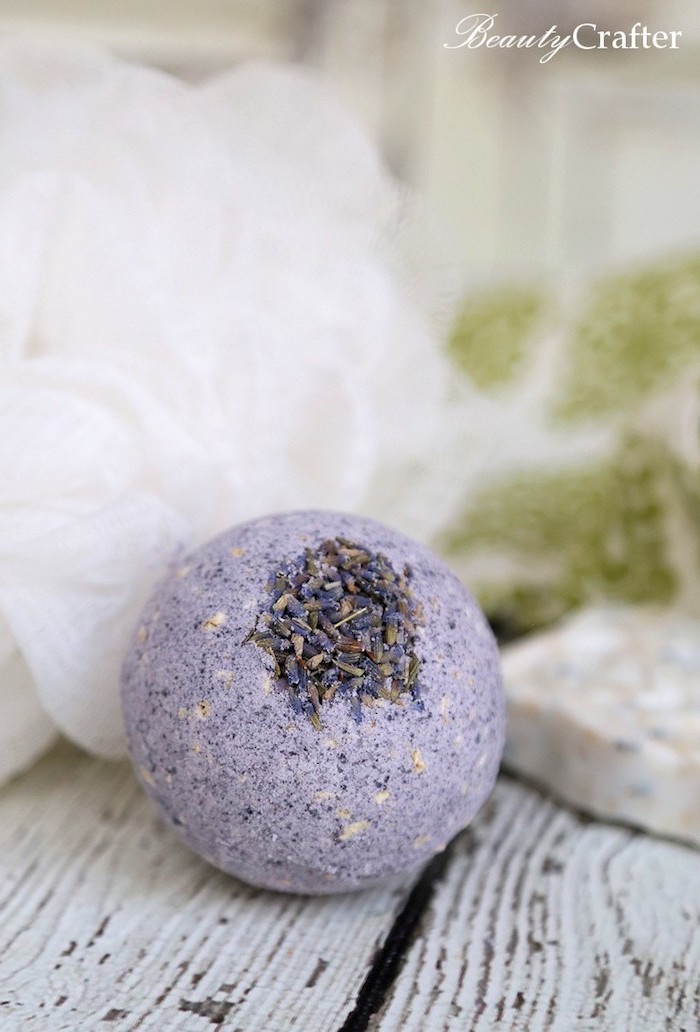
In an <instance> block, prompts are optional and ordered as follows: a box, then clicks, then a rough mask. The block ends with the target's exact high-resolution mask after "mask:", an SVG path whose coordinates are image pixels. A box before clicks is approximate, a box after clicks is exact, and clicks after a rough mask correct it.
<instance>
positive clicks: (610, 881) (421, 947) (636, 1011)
mask: <svg viewBox="0 0 700 1032" xmlns="http://www.w3.org/2000/svg"><path fill="white" fill-rule="evenodd" d="M378 1027H379V1028H381V1029H382V1030H389V1029H392V1030H393V1029H402V1030H404V1032H411V1030H412V1032H424V1030H425V1029H430V1030H431V1032H440V1030H442V1029H445V1030H454V1032H458V1030H463V1029H469V1030H470V1032H491V1030H494V1029H503V1030H504V1032H518V1030H523V1032H538V1030H540V1029H548V1030H549V1029H551V1030H552V1032H578V1030H589V1029H590V1030H593V1029H595V1030H596V1032H626V1030H629V1032H663V1030H667V1032H682V1030H685V1032H694V1030H695V1029H697V1028H700V853H698V852H696V851H694V850H692V849H689V848H686V847H684V846H680V845H675V844H672V843H670V842H665V841H662V840H660V839H652V838H647V837H645V836H644V835H641V834H638V833H635V832H632V831H627V830H625V829H622V828H616V827H613V826H611V825H605V824H598V823H593V822H589V821H587V820H586V819H585V818H579V817H577V816H576V815H575V814H573V813H571V812H569V811H566V810H564V809H562V808H560V807H559V806H557V805H555V804H554V803H552V802H549V801H547V800H546V799H544V798H543V797H542V796H541V795H540V794H539V793H538V792H536V791H534V790H532V789H530V788H526V787H524V786H522V785H519V784H517V783H516V782H514V781H509V780H506V779H502V780H501V782H500V783H499V785H498V786H497V788H496V791H495V793H494V795H493V797H492V799H491V800H490V802H489V804H488V805H487V809H486V810H485V811H484V812H482V815H481V817H480V819H479V820H478V821H477V823H476V825H475V826H474V828H473V830H472V832H471V833H469V834H467V835H464V836H462V838H461V839H460V841H459V844H458V849H457V852H456V855H455V857H454V858H453V860H452V862H451V864H450V866H449V868H448V870H447V875H446V878H445V880H444V882H443V884H442V885H441V887H440V888H439V890H438V891H437V892H436V895H435V897H434V899H433V902H432V905H431V907H430V908H429V911H428V912H427V914H426V915H425V917H424V921H423V928H422V930H421V934H420V935H419V936H418V937H417V939H416V940H415V942H414V944H413V947H412V949H411V951H410V953H409V955H408V958H407V961H406V964H405V966H404V968H403V971H402V973H401V976H400V978H399V979H398V981H397V983H396V989H395V991H394V992H393V994H392V997H391V1000H390V1001H389V1002H388V1003H387V1005H386V1006H385V1008H384V1010H383V1012H382V1015H381V1020H380V1022H379V1024H378Z"/></svg>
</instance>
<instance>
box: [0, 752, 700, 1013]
mask: <svg viewBox="0 0 700 1032" xmlns="http://www.w3.org/2000/svg"><path fill="white" fill-rule="evenodd" d="M406 891H407V889H406V888H405V887H404V888H403V889H399V888H396V889H393V890H374V891H370V892H367V893H363V894H358V895H353V896H346V897H339V898H335V899H333V898H331V899H319V900H312V899H301V898H295V897H285V896H281V895H275V894H272V893H264V892H256V891H255V890H253V889H248V888H246V887H245V886H242V885H241V884H239V883H238V882H235V881H234V880H233V879H229V878H226V877H225V876H223V875H220V874H218V873H217V872H215V871H213V870H212V869H210V868H209V867H207V866H206V865H205V864H204V863H203V862H200V861H199V860H198V859H197V858H196V857H194V856H193V855H192V854H191V853H189V852H188V851H187V850H186V849H185V848H184V847H183V846H181V845H180V844H179V842H178V841H177V840H176V839H175V838H174V837H173V836H172V835H171V834H170V833H169V832H168V831H167V830H165V829H164V828H163V827H162V826H161V825H160V824H159V823H158V821H157V820H156V818H155V817H154V816H153V815H152V813H151V810H150V808H149V806H148V804H147V803H146V800H145V799H144V798H143V796H142V794H141V792H140V790H139V789H138V787H137V785H136V783H135V781H134V779H133V777H132V775H131V773H130V771H129V768H128V767H127V766H126V765H123V764H108V763H104V762H101V761H97V760H92V759H89V758H87V757H85V756H83V755H81V754H79V753H78V752H76V751H75V750H73V749H70V748H68V747H66V746H61V747H60V748H59V749H57V750H55V751H54V752H53V753H52V754H51V755H50V756H49V757H47V758H46V759H45V760H44V761H43V762H42V763H40V764H39V765H38V766H37V767H36V768H35V769H34V770H32V771H30V772H29V773H28V774H26V775H24V776H23V777H21V778H19V779H18V780H17V781H15V782H14V783H12V784H10V785H8V786H7V787H6V788H5V789H4V790H3V791H2V792H0V1028H1V1029H2V1030H3V1032H15V1030H20V1029H21V1030H24V1029H25V1028H37V1029H41V1030H42V1032H43V1030H44V1029H47V1030H50V1032H53V1030H54V1029H56V1030H66V1032H82V1030H88V1029H89V1030H91V1032H93V1030H95V1029H100V1028H104V1029H105V1030H112V1029H113V1030H117V1032H127V1030H131V1029H145V1030H148V1029H150V1030H154V1032H155V1030H158V1032H162V1030H168V1032H170V1030H171V1029H172V1030H179V1029H185V1030H187V1032H197V1029H200V1028H201V1029H203V1030H206V1029H207V1028H212V1027H222V1028H224V1029H228V1030H231V1032H233V1030H236V1029H240V1030H245V1032H258V1030H260V1032H278V1030H279V1032H287V1030H295V1029H300V1030H304V1032H326V1030H328V1032H332V1030H335V1029H338V1028H339V1027H340V1026H341V1024H342V1022H343V1020H344V1019H345V1017H346V1016H347V1014H348V1013H349V1012H350V1011H351V1010H352V1007H353V1004H354V1000H355V998H356V995H357V992H358V990H359V987H360V985H361V984H362V981H363V979H364V977H365V975H366V973H367V971H368V969H369V965H370V963H371V962H372V959H373V957H374V954H375V951H376V949H377V947H378V946H379V944H380V943H381V942H382V941H383V939H384V937H385V936H386V933H387V931H388V930H389V928H390V927H391V925H392V922H393V920H394V918H395V916H396V913H397V911H398V910H399V909H400V907H401V905H402V903H403V900H404V899H405V896H406ZM699 986H700V853H698V852H695V851H693V850H691V849H687V848H685V847H683V846H679V845H675V844H672V843H669V842H664V841H662V840H655V839H651V838H646V837H645V836H643V835H639V834H635V833H633V832H631V831H627V830H624V829H621V828H616V827H612V826H610V825H604V824H597V823H593V822H589V821H587V820H585V819H583V818H580V817H577V816H576V815H575V814H573V813H571V812H569V811H567V810H564V809H562V808H560V807H558V806H557V805H555V804H554V803H552V802H549V801H547V800H546V799H544V798H543V797H542V796H541V795H540V794H539V793H538V792H536V791H535V790H533V789H530V788H527V787H524V786H522V785H520V784H518V783H516V782H514V781H511V780H510V779H507V778H504V779H502V780H501V781H500V783H499V785H498V786H497V789H496V791H495V793H494V795H493V797H492V799H491V801H490V802H489V803H488V804H487V807H486V808H485V810H484V811H483V812H482V815H480V817H479V818H478V819H477V821H476V822H475V824H474V826H473V828H472V829H471V830H470V831H468V832H467V833H466V834H465V835H463V836H462V837H461V838H460V840H459V841H458V843H457V845H456V847H455V852H454V855H453V856H452V857H451V859H450V862H449V865H448V867H447V870H446V873H445V875H444V877H443V879H442V881H441V882H440V883H439V884H438V887H437V890H436V893H435V896H434V898H433V901H432V903H431V905H430V907H429V908H428V910H427V912H426V914H425V915H424V918H423V920H422V922H421V925H420V927H419V931H418V935H417V937H416V939H415V941H414V943H413V945H412V947H411V948H410V950H409V951H408V954H407V958H406V961H405V964H404V965H403V967H402V969H401V971H400V973H399V976H398V978H397V980H396V982H395V984H394V986H393V988H392V989H391V991H390V993H389V997H388V999H387V1001H386V1002H385V1005H384V1007H383V1009H382V1011H381V1012H380V1014H379V1015H378V1016H377V1017H376V1018H375V1019H374V1020H373V1022H372V1026H371V1027H373V1028H376V1029H380V1030H382V1032H393V1030H398V1029H402V1030H403V1029H406V1030H409V1032H410V1030H414V1032H424V1030H430V1032H433V1030H435V1032H440V1030H443V1029H446V1030H448V1032H464V1030H466V1029H469V1030H472V1029H475V1030H477V1032H478V1030H486V1032H490V1030H491V1029H501V1028H502V1029H503V1030H504V1032H510V1030H513V1032H518V1030H527V1032H537V1030H538V1029H553V1030H555V1032H577V1030H588V1029H591V1030H593V1029H595V1030H598V1029H601V1030H603V1032H605V1030H610V1032H624V1030H626V1029H629V1030H630V1032H632V1030H633V1032H644V1030H647V1029H648V1030H650V1032H652V1030H653V1032H657V1030H668V1032H681V1030H683V1029H685V1030H686V1032H692V1030H694V1029H696V1028H697V1027H699V1025H700V990H699V989H698V987H699Z"/></svg>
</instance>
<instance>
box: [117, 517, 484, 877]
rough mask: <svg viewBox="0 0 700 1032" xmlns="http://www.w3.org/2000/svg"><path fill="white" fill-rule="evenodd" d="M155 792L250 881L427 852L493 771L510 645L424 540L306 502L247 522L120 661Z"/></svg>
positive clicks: (181, 572)
mask: <svg viewBox="0 0 700 1032" xmlns="http://www.w3.org/2000/svg"><path fill="white" fill-rule="evenodd" d="M122 701H123V711H124V718H125V723H126V729H127V737H128V741H129V749H130V753H131V756H132V759H133V762H134V766H135V769H136V771H137V774H138V776H139V778H140V780H141V782H142V784H143V787H144V789H145V791H146V793H147V794H148V795H149V797H150V798H151V799H152V800H153V802H154V803H155V805H156V807H157V809H158V810H159V811H160V813H161V814H162V815H163V816H164V817H165V819H166V820H167V821H168V822H169V824H170V825H171V826H172V827H173V828H175V829H176V831H177V832H178V834H179V835H180V836H181V837H182V838H183V839H184V840H185V841H186V842H187V843H188V844H189V845H190V846H191V847H192V848H193V849H194V850H196V851H197V852H198V853H199V854H200V855H202V856H203V857H205V858H206V859H208V860H209V861H210V862H211V863H213V864H215V865H216V866H217V867H219V868H221V869H223V870H224V871H227V872H229V873H230V874H233V875H236V876H238V877H240V878H242V879H243V880H245V881H247V882H250V883H252V884H254V885H258V886H264V887H266V888H272V889H278V890H283V891H284V890H286V891H294V892H303V893H312V894H316V893H319V894H320V893H332V892H342V891H346V890H349V889H356V888H362V887H364V886H368V885H373V884H376V883H379V882H382V881H384V880H386V879H389V878H392V877H393V876H394V875H399V874H404V873H406V874H408V873H410V872H413V871H415V870H417V869H418V868H419V867H420V866H421V864H423V863H424V862H425V861H426V860H427V859H428V858H430V857H431V856H432V855H433V854H435V853H436V852H438V851H440V850H441V849H443V848H444V847H445V845H446V844H447V842H448V841H449V840H450V839H451V838H452V837H453V836H454V835H455V834H456V833H457V832H458V831H460V830H461V829H462V828H464V827H465V826H466V825H467V824H468V823H469V822H470V820H471V819H472V817H473V816H474V815H475V814H476V812H477V811H478V809H479V808H480V806H481V805H482V803H483V802H484V800H485V799H486V797H487V796H488V794H489V792H490V791H491V788H492V786H493V783H494V780H495V777H496V773H497V770H498V766H499V761H500V758H501V753H502V749H503V741H504V709H505V704H504V698H503V691H502V683H501V675H500V664H499V657H498V652H497V648H496V644H495V640H494V637H493V635H492V633H491V630H490V628H489V626H488V624H487V622H486V620H485V618H484V617H483V615H482V613H481V611H480V609H479V607H478V606H477V604H476V603H475V602H474V600H473V599H472V598H471V597H470V596H469V594H468V593H467V591H466V590H465V589H464V587H463V586H462V584H461V583H460V581H459V580H458V579H457V578H456V577H455V576H454V575H453V574H452V573H451V572H450V570H449V569H448V568H447V567H446V566H445V565H444V564H443V563H442V562H441V561H440V560H439V559H438V558H437V557H436V556H434V555H433V554H431V553H430V552H429V551H428V550H427V549H425V548H424V547H423V546H421V545H419V544H417V543H416V542H414V541H412V540H410V539H409V538H407V537H404V536H403V535H401V534H399V533H397V532H395V531H394V530H391V529H389V528H388V527H386V526H383V525H382V524H380V523H377V522H374V521H372V520H369V519H364V518H360V517H356V516H348V515H343V514H338V513H332V512H324V511H320V512H317V511H312V512H295V513H285V514H280V515H275V516H271V517H267V518H263V519H258V520H254V521H252V522H249V523H246V524H242V525H240V526H238V527H235V528H233V529H231V530H229V531H227V532H225V533H224V534H221V535H220V536H219V537H217V538H216V539H214V540H212V541H210V542H209V543H208V544H206V545H204V546H203V547H202V548H201V549H199V550H198V551H196V552H194V553H193V554H192V555H190V556H189V557H187V558H185V559H183V560H182V561H181V562H180V563H179V564H178V565H177V566H176V567H174V568H173V569H172V570H171V571H170V572H169V574H168V575H167V576H166V577H165V579H164V580H163V581H162V582H161V583H160V584H159V585H158V586H157V587H156V589H155V591H154V593H153V595H152V597H151V599H150V601H149V602H148V603H147V605H146V607H145V610H144V612H143V614H142V617H141V619H140V621H139V623H138V625H137V627H136V629H135V632H134V635H133V640H132V642H131V645H130V647H129V651H128V654H127V656H126V659H125V662H124V666H123V673H122Z"/></svg>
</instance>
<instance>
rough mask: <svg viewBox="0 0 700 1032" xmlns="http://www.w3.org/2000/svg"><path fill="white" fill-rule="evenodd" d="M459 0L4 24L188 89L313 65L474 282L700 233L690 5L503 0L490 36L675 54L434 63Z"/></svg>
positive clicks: (457, 57)
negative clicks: (114, 56) (234, 71)
mask: <svg viewBox="0 0 700 1032" xmlns="http://www.w3.org/2000/svg"><path fill="white" fill-rule="evenodd" d="M483 6H484V5H483V4H482V5H481V6H479V5H476V7H475V6H474V5H473V4H471V3H467V2H464V0H285V2H284V3H280V2H279V0H196V2H195V0H122V2H120V3H115V2H113V0H63V2H62V3H61V4H55V3H51V2H50V0H3V2H2V3H0V25H1V26H2V28H3V29H11V30H16V29H20V30H35V29H37V28H40V29H43V30H50V31H51V32H53V33H56V34H58V35H60V34H66V35H71V34H72V35H74V34H76V33H77V34H79V35H80V36H81V37H83V38H86V39H89V40H92V41H95V42H98V43H101V44H104V45H106V46H108V47H109V48H110V49H112V50H114V51H116V52H117V53H119V54H121V55H124V56H128V57H135V58H138V59H139V60H142V61H145V62H147V63H151V64H154V65H156V66H159V67H162V68H166V69H168V70H170V71H174V72H176V73H177V74H178V75H182V76H184V77H186V78H187V79H190V80H197V79H201V78H202V77H205V76H207V75H209V74H211V73H212V72H215V71H217V70H220V69H223V68H225V67H228V66H229V65H231V64H232V63H236V62H239V61H241V60H243V59H245V58H250V57H263V58H273V59H285V60H289V59H291V60H301V61H305V62H308V63H310V64H311V65H313V66H315V67H317V68H319V69H320V70H321V71H322V72H323V74H324V75H325V76H326V77H327V78H328V80H329V81H330V82H331V83H332V84H333V86H334V87H335V88H336V89H337V90H338V91H339V92H340V94H341V95H342V97H343V99H344V100H345V101H346V103H347V104H348V105H350V107H351V108H352V109H353V110H354V111H355V112H356V113H357V114H358V115H359V116H360V118H361V120H362V122H363V123H364V124H365V126H366V127H368V129H369V130H370V131H371V132H372V134H373V135H374V137H375V139H376V140H377V141H378V142H379V143H380V145H381V147H382V150H383V152H384V154H385V155H386V157H387V159H388V161H389V162H390V164H391V167H392V168H393V169H394V171H395V172H396V173H397V174H398V175H400V176H401V177H402V178H404V179H405V180H406V181H408V182H409V183H411V184H412V185H415V186H417V187H419V188H420V189H421V190H422V191H424V192H425V194H426V196H427V197H428V198H429V200H430V202H431V204H432V205H433V207H434V208H435V210H436V211H438V212H439V213H440V214H441V215H442V216H443V217H444V218H445V219H446V220H447V221H448V222H449V224H450V226H451V227H452V229H453V231H454V233H455V235H456V236H457V238H458V239H459V241H460V245H461V248H462V255H463V259H464V262H465V267H466V269H467V270H468V272H469V273H471V274H472V275H473V276H475V277H477V278H489V277H492V276H504V275H507V276H512V275H515V276H522V275H525V276H528V277H532V276H533V275H543V276H547V277H552V278H554V277H556V278H558V277H565V276H566V275H571V274H573V275H576V274H579V273H580V272H581V271H583V272H586V271H588V270H590V269H598V268H600V266H601V265H608V264H619V263H622V262H626V261H630V260H637V259H644V258H648V257H649V256H650V255H656V254H658V253H660V252H669V251H670V250H672V249H675V248H686V247H688V246H692V245H694V244H695V243H696V242H697V239H698V236H699V235H700V199H698V190H697V183H698V169H699V168H700V132H699V121H698V120H699V118H700V107H699V101H698V91H699V89H700V85H699V80H700V60H699V55H700V16H699V15H698V11H697V5H696V4H695V3H694V2H693V0H663V2H661V0H632V2H630V0H605V2H603V0H500V2H498V3H496V4H495V5H493V4H492V5H491V6H489V5H486V7H487V8H488V10H489V11H490V10H491V7H493V8H494V10H498V12H499V18H500V23H501V24H500V25H499V31H502V32H506V31H508V32H511V31H512V32H516V33H528V34H530V33H533V32H544V31H545V30H546V29H547V28H548V27H549V26H550V25H551V24H554V23H556V24H558V26H559V28H560V29H561V30H564V31H567V30H568V31H570V29H571V27H572V26H574V25H576V24H578V23H579V22H581V21H591V20H592V21H595V22H596V23H597V24H598V25H599V27H600V28H601V29H604V28H616V27H617V28H626V29H628V28H629V27H630V26H631V25H632V24H633V23H634V22H635V21H642V22H643V23H646V24H648V25H649V27H650V28H652V29H657V28H661V29H665V30H669V29H676V30H680V31H682V32H683V37H682V47H681V48H680V49H679V50H678V51H671V50H665V51H664V50H654V51H650V52H648V51H647V52H645V51H637V52H624V51H613V50H610V49H609V50H606V51H593V52H584V51H581V50H574V49H572V48H570V49H567V50H564V51H562V53H561V54H559V55H558V56H557V57H556V58H555V59H553V60H552V61H551V62H549V63H548V65H546V66H541V65H540V64H539V63H538V60H537V56H536V55H535V54H533V53H531V52H527V51H525V52H513V51H497V52H495V53H493V52H486V51H485V50H483V49H480V50H477V51H470V52H467V51H465V50H453V51H446V50H444V49H443V47H442V43H443V42H446V41H450V42H452V41H454V39H455V34H454V27H455V25H456V24H457V22H458V21H459V19H460V18H462V17H464V16H465V15H467V14H470V13H472V12H473V11H475V10H477V9H479V10H481V7H483Z"/></svg>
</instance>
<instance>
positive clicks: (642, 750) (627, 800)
mask: <svg viewBox="0 0 700 1032" xmlns="http://www.w3.org/2000/svg"><path fill="white" fill-rule="evenodd" d="M503 671H504V681H505V688H506V695H507V706H508V740H507V744H506V751H505V762H506V763H507V765H508V767H509V768H511V769H512V770H514V771H516V772H518V773H520V774H525V775H527V776H528V777H530V778H533V779H534V780H536V781H538V782H540V783H541V784H543V785H545V786H546V787H547V788H549V789H551V791H552V792H553V793H555V794H556V795H558V796H560V797H561V798H562V799H564V800H566V801H567V802H569V803H571V804H573V805H574V806H577V807H580V808H581V809H583V810H587V811H589V812H590V813H592V814H594V815H595V816H598V817H602V818H612V819H615V820H620V821H624V822H626V823H630V824H633V825H636V826H639V827H641V828H645V829H647V830H649V831H653V832H658V833H660V834H664V835H670V836H674V837H678V838H682V839H686V840H688V841H691V842H694V843H696V844H698V845H700V624H699V623H698V622H697V621H696V620H693V619H692V618H690V617H686V616H683V615H681V614H678V613H675V612H673V611H671V610H661V609H656V608H646V607H639V608H635V607H619V608H618V607H600V608H592V609H588V610H585V611H583V612H581V613H579V614H577V615H576V616H575V617H573V618H570V619H569V620H568V621H567V622H566V623H564V624H563V625H562V626H560V627H558V628H556V629H554V630H552V631H548V632H545V633H543V634H539V635H535V636H533V637H532V638H529V639H524V640H523V641H522V642H518V643H515V644H512V645H510V646H508V647H507V648H506V649H504V651H503Z"/></svg>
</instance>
